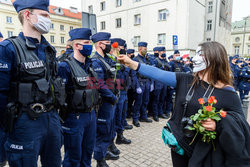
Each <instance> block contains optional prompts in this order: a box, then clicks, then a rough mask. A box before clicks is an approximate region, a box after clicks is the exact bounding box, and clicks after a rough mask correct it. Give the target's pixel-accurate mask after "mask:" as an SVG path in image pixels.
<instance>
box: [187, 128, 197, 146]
mask: <svg viewBox="0 0 250 167" xmlns="http://www.w3.org/2000/svg"><path fill="white" fill-rule="evenodd" d="M198 133H199V132H198V131H197V132H196V134H195V136H194V138H193V140H192V141H191V143H189V145H191V144H193V142H194V140H195V138H196V136H197V135H198Z"/></svg>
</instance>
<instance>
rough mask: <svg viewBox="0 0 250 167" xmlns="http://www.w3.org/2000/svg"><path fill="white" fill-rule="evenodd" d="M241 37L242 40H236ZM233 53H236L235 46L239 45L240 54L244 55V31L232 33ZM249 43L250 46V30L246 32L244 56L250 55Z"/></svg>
mask: <svg viewBox="0 0 250 167" xmlns="http://www.w3.org/2000/svg"><path fill="white" fill-rule="evenodd" d="M237 37H239V38H240V41H239V42H236V41H235V38H237ZM231 41H232V43H231V55H234V54H235V53H234V47H235V46H239V47H240V48H239V55H240V56H242V49H243V33H242V32H232V34H231ZM248 45H249V46H250V31H249V32H247V33H246V34H245V44H244V53H243V56H248V57H249V56H250V54H249V53H248Z"/></svg>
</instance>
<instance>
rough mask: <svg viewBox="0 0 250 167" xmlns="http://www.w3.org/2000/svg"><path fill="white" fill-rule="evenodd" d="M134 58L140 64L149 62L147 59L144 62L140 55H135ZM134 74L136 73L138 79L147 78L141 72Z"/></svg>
mask: <svg viewBox="0 0 250 167" xmlns="http://www.w3.org/2000/svg"><path fill="white" fill-rule="evenodd" d="M135 59H136V60H137V61H138V62H139V63H141V64H149V63H148V61H146V63H145V62H144V61H143V59H142V58H141V57H140V56H136V57H135ZM136 75H137V78H138V79H148V78H147V77H145V76H143V75H141V74H140V73H138V72H137V73H136Z"/></svg>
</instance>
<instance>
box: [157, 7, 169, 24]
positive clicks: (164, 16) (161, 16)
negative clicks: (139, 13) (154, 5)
mask: <svg viewBox="0 0 250 167" xmlns="http://www.w3.org/2000/svg"><path fill="white" fill-rule="evenodd" d="M167 15H168V10H167V9H163V10H159V18H158V20H160V21H164V20H167Z"/></svg>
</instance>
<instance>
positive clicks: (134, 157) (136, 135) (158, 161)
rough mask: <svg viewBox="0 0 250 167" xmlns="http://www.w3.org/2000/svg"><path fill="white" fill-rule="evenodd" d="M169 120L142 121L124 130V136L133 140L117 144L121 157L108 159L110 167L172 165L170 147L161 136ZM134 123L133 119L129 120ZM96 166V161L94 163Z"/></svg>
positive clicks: (161, 166)
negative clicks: (128, 142)
mask: <svg viewBox="0 0 250 167" xmlns="http://www.w3.org/2000/svg"><path fill="white" fill-rule="evenodd" d="M166 121H167V120H164V119H160V122H154V121H153V123H140V124H141V127H139V128H137V127H134V128H133V129H132V130H127V131H125V132H124V136H125V137H126V138H128V139H131V140H132V143H131V144H130V145H117V147H118V148H119V149H120V151H121V154H120V159H119V160H116V161H111V160H109V161H107V163H108V165H109V166H110V167H148V166H150V167H171V166H172V161H171V156H170V149H169V148H168V147H167V146H165V145H164V143H163V141H162V138H161V134H162V133H161V131H162V127H163V126H164V125H165V124H166ZM128 122H129V124H132V122H131V120H128ZM92 166H93V167H95V166H96V162H95V161H94V162H93V163H92Z"/></svg>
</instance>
